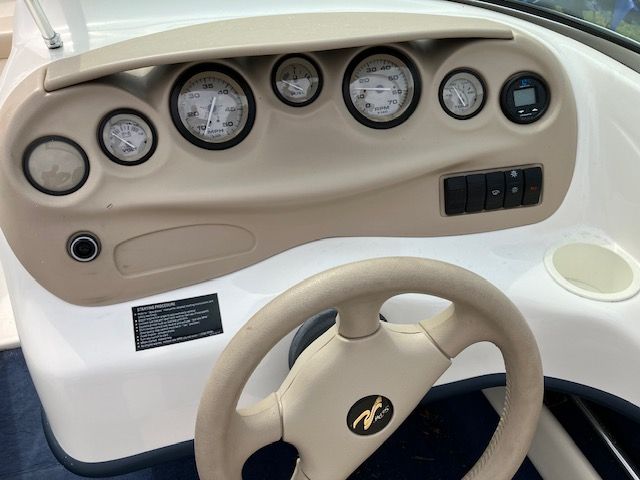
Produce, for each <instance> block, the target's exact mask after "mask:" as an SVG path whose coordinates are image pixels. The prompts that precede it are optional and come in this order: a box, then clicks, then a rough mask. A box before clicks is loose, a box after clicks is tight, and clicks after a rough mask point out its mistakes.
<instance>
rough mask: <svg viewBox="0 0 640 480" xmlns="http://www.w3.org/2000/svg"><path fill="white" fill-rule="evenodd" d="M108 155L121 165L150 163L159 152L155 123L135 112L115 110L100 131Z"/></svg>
mask: <svg viewBox="0 0 640 480" xmlns="http://www.w3.org/2000/svg"><path fill="white" fill-rule="evenodd" d="M98 140H99V142H100V146H101V147H102V150H103V151H104V153H105V154H106V155H107V156H108V157H109V158H110V159H111V160H113V161H114V162H116V163H119V164H121V165H139V164H141V163H143V162H146V161H147V160H148V159H149V158H150V157H151V155H153V152H154V151H155V149H156V134H155V129H154V128H153V126H152V125H151V122H149V120H147V118H146V117H145V116H144V115H142V114H141V113H139V112H136V111H134V110H124V109H123V110H115V111H113V112H111V113H109V114H107V115H106V116H105V117H104V119H103V120H102V122H101V123H100V127H99V129H98Z"/></svg>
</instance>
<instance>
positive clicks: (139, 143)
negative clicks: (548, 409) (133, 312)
mask: <svg viewBox="0 0 640 480" xmlns="http://www.w3.org/2000/svg"><path fill="white" fill-rule="evenodd" d="M344 15H347V14H344ZM372 15H373V14H372ZM280 17H281V18H277V19H276V20H274V22H276V24H274V25H270V28H271V27H272V28H274V31H283V32H286V31H289V30H291V28H289V27H291V26H292V25H293V23H294V19H292V18H289V17H286V16H280ZM282 17H284V18H282ZM409 17H411V21H410V22H407V21H404V23H403V25H405V27H404V28H405V30H403V31H400V30H398V29H396V30H394V31H393V35H390V34H389V35H388V34H386V33H385V32H384V31H379V32H378V33H377V34H374V35H371V34H369V35H368V36H367V37H364V36H362V35H359V32H357V31H356V32H351V33H348V32H347V30H346V29H343V30H340V29H337V30H340V31H335V30H336V28H334V31H333V37H332V36H331V35H329V36H326V35H324V36H322V42H315V43H313V42H311V41H310V43H307V44H304V45H295V44H292V43H287V44H286V48H285V47H283V43H282V42H279V41H278V40H279V39H277V38H276V39H275V40H274V41H273V43H272V44H270V45H266V46H265V45H256V44H251V39H244V41H242V39H241V35H240V34H239V33H237V31H238V29H239V27H240V26H239V25H236V26H235V27H234V29H233V31H234V32H236V35H238V36H239V39H238V43H237V44H234V43H233V42H228V44H230V45H232V46H233V47H234V48H233V49H231V50H229V49H227V50H226V51H222V50H221V49H217V48H215V45H214V46H210V47H208V49H202V48H200V49H196V48H191V49H188V48H183V51H181V52H177V53H175V52H174V53H173V54H171V53H169V54H167V53H165V54H163V56H162V58H159V57H158V56H157V55H155V56H154V55H152V54H150V53H149V52H148V51H144V52H142V53H140V54H139V55H138V56H137V57H136V55H135V54H136V53H137V52H139V51H140V50H144V49H145V48H147V49H148V48H153V47H150V46H149V44H153V43H154V42H159V43H161V44H163V45H168V44H170V42H171V39H170V38H167V35H169V34H170V32H164V33H163V34H160V35H161V36H162V35H164V37H162V38H156V39H155V40H151V41H148V42H147V44H145V46H141V44H140V42H138V43H134V44H132V45H129V46H128V47H127V46H126V45H125V46H116V47H105V48H104V49H102V50H104V51H102V52H101V51H100V49H98V50H97V51H92V52H89V53H88V54H87V55H86V56H85V57H83V56H81V57H82V58H80V59H78V58H75V57H72V58H69V59H65V60H60V61H58V62H54V63H53V64H51V65H49V66H48V67H47V68H45V69H40V70H38V71H36V72H35V73H34V74H32V75H31V77H29V78H28V79H27V80H26V81H24V82H23V83H22V84H21V85H20V86H19V87H18V89H19V92H17V93H16V95H15V98H18V99H20V100H19V101H16V102H15V103H13V102H12V101H11V98H9V100H8V101H7V102H6V104H5V107H4V109H3V110H4V111H3V112H2V115H3V117H4V118H7V119H8V121H7V122H3V126H1V127H0V145H2V148H4V149H5V151H4V152H2V153H3V156H4V158H7V159H9V161H6V162H3V164H2V169H3V170H4V172H3V175H2V176H1V177H0V182H2V185H1V187H2V188H3V189H4V190H5V191H8V192H11V197H12V199H13V201H12V202H11V204H10V205H9V204H6V203H5V204H4V205H1V206H0V218H1V221H2V229H3V231H4V233H5V235H6V237H7V239H8V241H9V243H10V245H11V247H12V249H13V251H14V252H15V254H16V255H17V257H18V258H19V259H20V261H21V262H22V264H23V265H24V266H25V267H26V268H27V270H28V271H29V272H30V273H31V275H33V277H34V278H36V279H37V280H38V282H39V283H40V284H42V285H43V286H45V288H47V289H48V290H49V291H51V292H52V293H54V294H55V295H57V296H59V297H61V298H62V299H64V300H66V301H68V302H71V303H74V304H79V305H100V304H111V303H116V302H120V301H124V300H128V299H132V298H139V297H141V296H145V295H150V294H154V293H159V292H163V291H169V290H173V289H176V288H179V287H183V286H186V285H191V284H194V283H197V282H200V281H203V280H206V279H210V278H214V277H217V276H220V275H223V274H226V273H229V272H232V271H235V270H238V269H239V268H242V267H245V266H248V265H251V264H253V263H256V262H258V261H260V260H263V259H265V258H268V257H270V256H272V255H274V254H276V253H278V252H281V251H284V250H286V249H289V248H291V247H294V246H296V245H300V244H303V243H307V242H310V241H313V240H317V239H320V238H327V237H339V236H383V237H384V236H407V237H408V236H411V237H421V236H443V235H458V234H465V233H473V232H482V231H491V230H499V229H504V228H509V227H515V226H521V225H527V224H531V223H535V222H539V221H541V220H543V219H545V218H547V217H549V216H550V215H551V214H552V213H553V212H554V211H555V210H557V208H558V207H559V206H560V204H561V203H562V200H563V198H564V196H565V194H566V192H567V190H568V188H569V184H570V182H571V178H572V174H573V169H574V163H575V158H576V148H577V119H576V106H575V100H574V96H573V93H572V91H571V87H570V83H569V81H568V77H567V74H566V72H565V70H564V68H563V67H562V65H561V64H560V63H559V61H558V60H557V58H556V56H555V55H553V54H550V52H549V51H548V50H547V47H545V46H543V45H542V44H540V43H538V42H537V41H536V40H535V39H533V38H531V37H530V36H527V35H524V34H522V33H521V32H517V31H514V30H511V29H509V28H506V27H503V26H500V25H499V24H496V23H493V22H490V21H487V20H483V21H480V20H478V19H476V20H474V19H468V18H467V19H460V18H458V19H456V18H452V17H449V18H448V20H447V21H445V22H442V21H440V23H439V24H438V25H439V27H438V28H435V27H433V28H431V27H429V25H431V24H430V22H431V23H433V25H436V21H437V20H438V19H436V20H435V21H434V20H433V19H432V18H431V17H433V16H426V15H410V16H409ZM420 17H423V18H420ZM274 18H275V17H274ZM318 18H320V20H318ZM330 18H333V17H331V16H328V17H327V18H326V20H324V21H325V22H329V21H330V20H329V19H330ZM295 20H296V21H295V24H296V25H299V24H300V22H299V20H300V19H299V18H298V19H295ZM374 20H375V19H374ZM405 20H406V19H405ZM440 20H442V19H440ZM241 21H245V22H246V21H248V20H247V19H244V20H236V22H241ZM314 21H315V22H319V24H318V25H316V27H318V29H320V28H319V27H322V22H323V20H322V17H317V16H316V17H314ZM278 22H279V23H278ZM283 22H284V23H283ZM287 22H289V23H288V24H287ZM460 22H462V23H464V22H468V23H467V24H465V25H461V24H460ZM223 23H224V22H223ZM231 23H233V21H231ZM365 23H367V22H365ZM392 23H394V22H392ZM394 24H396V25H398V24H399V23H394ZM303 25H304V22H303ZM416 25H420V29H422V30H420V29H418V27H416ZM245 27H246V26H245ZM190 28H191V29H193V28H198V26H196V27H190ZM220 28H223V29H224V28H225V27H224V26H221V27H220ZM229 28H231V27H229ZM296 28H300V27H299V26H298V27H296ZM327 28H328V26H327ZM387 28H388V27H387ZM438 29H439V30H438ZM230 31H231V30H230ZM241 31H245V32H246V31H247V29H246V28H243V29H242V30H241ZM309 31H311V32H312V33H311V34H310V36H311V37H312V38H313V35H314V33H313V32H314V31H315V28H314V29H311V30H309ZM183 33H184V32H183ZM192 33H194V34H196V37H197V32H192ZM202 33H203V35H205V36H206V35H212V33H211V32H202ZM292 34H295V32H293V33H292ZM283 35H286V33H284V34H283ZM318 35H319V36H321V35H320V34H319V33H318ZM152 37H153V36H152ZM308 37H309V35H307V38H308ZM182 38H184V37H182ZM394 40H397V41H394ZM201 41H202V42H204V40H201ZM132 42H136V40H133V41H132ZM133 47H135V48H133ZM118 48H120V49H121V50H122V52H120V53H118V51H117V49H118ZM123 52H126V55H125V54H124V53H123ZM131 52H133V53H131ZM92 55H93V56H92ZM118 55H121V56H122V59H124V58H126V59H127V63H126V64H125V63H123V62H122V61H119V60H118ZM18 103H19V104H18ZM20 218H23V219H27V218H28V219H30V220H29V221H28V222H25V221H19V219H20ZM34 250H37V251H38V252H39V255H37V256H36V255H32V254H31V253H32V252H33V251H34Z"/></svg>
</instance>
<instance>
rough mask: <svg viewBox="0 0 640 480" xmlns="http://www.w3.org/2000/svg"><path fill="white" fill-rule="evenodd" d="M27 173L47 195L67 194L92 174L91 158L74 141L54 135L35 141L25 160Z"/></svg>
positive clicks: (36, 186)
mask: <svg viewBox="0 0 640 480" xmlns="http://www.w3.org/2000/svg"><path fill="white" fill-rule="evenodd" d="M22 168H23V170H24V175H25V177H27V180H28V181H29V183H30V184H31V185H33V187H35V188H37V189H38V190H40V191H41V192H43V193H46V194H48V195H67V194H69V193H73V192H75V191H76V190H78V189H79V188H80V187H82V185H84V182H86V180H87V178H88V177H89V158H88V157H87V154H86V153H85V152H84V150H83V149H82V147H80V145H78V144H77V143H76V142H74V141H73V140H69V139H68V138H65V137H60V136H57V135H52V136H48V137H42V138H39V139H37V140H35V141H33V142H32V143H31V144H30V145H29V146H28V147H27V149H26V150H25V152H24V157H23V160H22Z"/></svg>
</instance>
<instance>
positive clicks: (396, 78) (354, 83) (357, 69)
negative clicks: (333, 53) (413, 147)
mask: <svg viewBox="0 0 640 480" xmlns="http://www.w3.org/2000/svg"><path fill="white" fill-rule="evenodd" d="M342 94H343V96H344V101H345V103H346V105H347V108H348V109H349V111H350V112H351V114H352V115H353V116H354V117H355V118H356V120H358V121H359V122H360V123H362V124H363V125H366V126H367V127H371V128H391V127H395V126H396V125H400V124H401V123H402V122H404V121H405V120H407V119H408V118H409V116H410V115H411V114H412V113H413V111H414V110H415V109H416V106H417V105H418V100H419V99H420V76H419V75H418V71H417V69H416V67H415V65H414V64H413V62H412V61H411V60H410V59H409V58H408V57H407V56H406V55H404V54H402V53H400V52H398V51H396V50H393V49H388V48H377V49H371V50H366V51H364V52H362V53H361V54H360V55H358V56H357V57H356V58H354V59H353V60H352V61H351V63H350V64H349V66H348V67H347V71H346V74H345V77H344V80H343V83H342Z"/></svg>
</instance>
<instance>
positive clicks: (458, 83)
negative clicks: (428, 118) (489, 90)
mask: <svg viewBox="0 0 640 480" xmlns="http://www.w3.org/2000/svg"><path fill="white" fill-rule="evenodd" d="M485 90H486V89H485V87H484V82H483V81H482V78H481V77H480V75H478V74H477V73H476V72H474V71H473V70H469V69H466V68H465V69H462V68H461V69H458V70H454V71H452V72H450V73H449V74H448V75H447V76H446V77H445V78H444V80H443V81H442V83H441V84H440V105H442V108H443V109H444V111H445V112H447V113H448V114H449V115H451V116H452V117H453V118H456V119H458V120H466V119H468V118H471V117H473V116H475V115H477V114H478V113H479V112H480V110H482V107H483V106H484V102H485Z"/></svg>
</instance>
